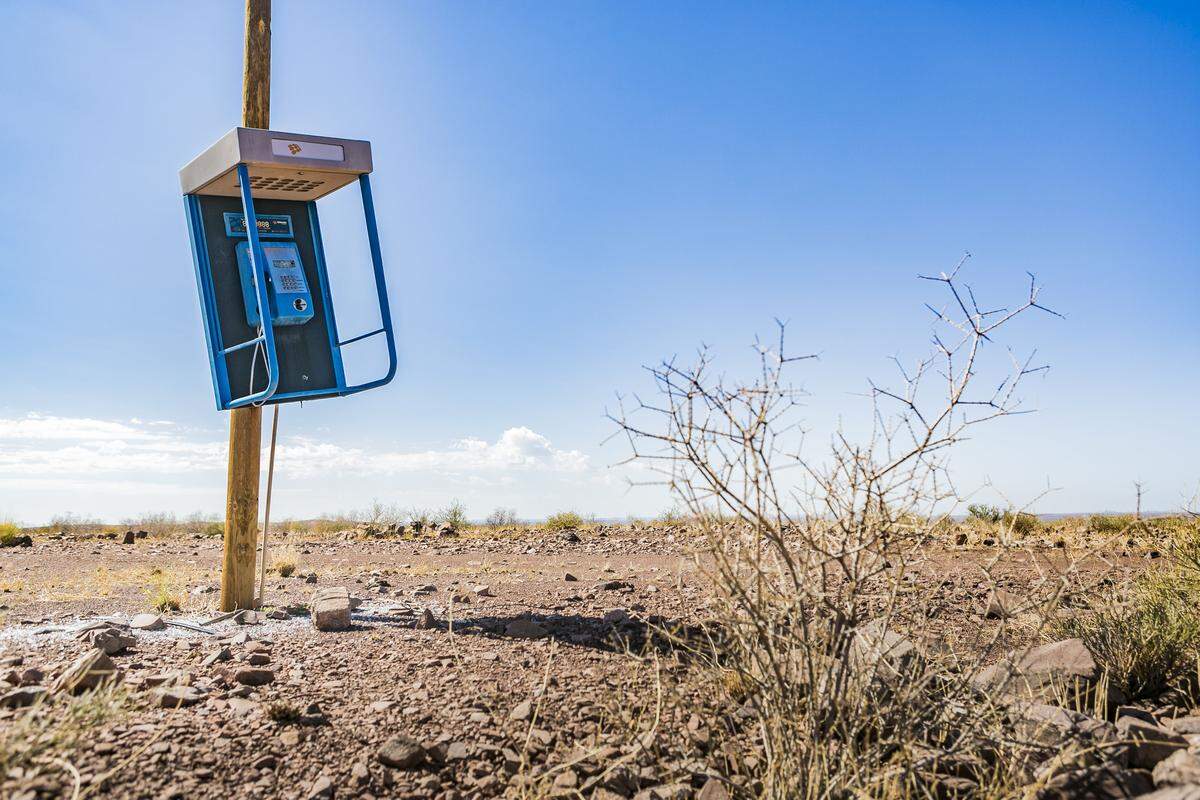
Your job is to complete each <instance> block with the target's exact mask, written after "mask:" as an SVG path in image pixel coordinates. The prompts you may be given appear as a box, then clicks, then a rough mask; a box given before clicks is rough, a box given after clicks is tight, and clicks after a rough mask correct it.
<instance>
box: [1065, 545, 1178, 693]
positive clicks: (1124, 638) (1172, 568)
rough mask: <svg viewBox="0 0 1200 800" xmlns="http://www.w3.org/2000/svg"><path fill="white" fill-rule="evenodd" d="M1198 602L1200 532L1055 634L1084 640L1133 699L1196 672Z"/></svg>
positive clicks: (1165, 687) (1157, 690)
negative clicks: (1161, 563) (1122, 593)
mask: <svg viewBox="0 0 1200 800" xmlns="http://www.w3.org/2000/svg"><path fill="white" fill-rule="evenodd" d="M1198 606H1200V536H1197V535H1193V536H1191V537H1189V538H1185V539H1183V540H1181V541H1180V542H1179V543H1178V544H1177V546H1176V548H1175V550H1174V551H1173V552H1172V553H1171V555H1170V556H1169V557H1168V559H1167V563H1166V565H1164V566H1163V567H1162V568H1160V569H1157V570H1154V571H1152V572H1148V573H1146V574H1144V575H1142V576H1140V577H1139V578H1138V579H1137V580H1136V581H1135V582H1134V583H1133V585H1132V586H1131V587H1130V588H1129V590H1128V592H1127V593H1126V594H1125V596H1123V597H1119V598H1115V599H1112V600H1108V601H1105V602H1103V603H1101V604H1099V605H1097V606H1095V607H1094V608H1092V609H1089V610H1087V611H1085V612H1083V613H1082V614H1078V615H1076V616H1073V617H1069V618H1067V619H1065V620H1062V621H1061V622H1059V623H1058V624H1057V625H1056V626H1055V628H1054V629H1053V630H1052V633H1055V634H1059V635H1062V636H1077V637H1079V638H1080V639H1082V640H1083V642H1084V644H1085V645H1087V647H1088V649H1089V650H1090V651H1091V652H1092V654H1093V656H1094V657H1095V658H1096V661H1097V663H1098V664H1099V665H1100V667H1101V669H1103V670H1104V672H1105V673H1106V675H1107V676H1108V679H1109V681H1110V683H1111V684H1112V685H1113V686H1115V687H1117V688H1119V689H1120V690H1121V691H1122V692H1124V693H1125V695H1126V696H1127V697H1128V698H1129V699H1131V700H1136V699H1142V698H1152V697H1155V696H1157V695H1158V694H1160V693H1161V692H1162V691H1164V690H1165V689H1168V688H1172V687H1177V686H1180V685H1182V684H1183V683H1184V682H1185V681H1187V680H1188V679H1191V678H1194V677H1195V676H1196V668H1197V660H1198V659H1200V616H1197V615H1196V608H1197V607H1198Z"/></svg>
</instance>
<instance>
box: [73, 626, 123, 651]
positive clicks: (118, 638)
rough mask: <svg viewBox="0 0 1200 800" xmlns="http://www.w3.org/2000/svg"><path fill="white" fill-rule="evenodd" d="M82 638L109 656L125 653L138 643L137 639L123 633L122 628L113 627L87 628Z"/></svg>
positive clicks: (82, 632)
mask: <svg viewBox="0 0 1200 800" xmlns="http://www.w3.org/2000/svg"><path fill="white" fill-rule="evenodd" d="M80 638H82V639H83V640H84V641H85V642H87V643H88V644H90V645H91V646H92V647H95V648H96V649H97V650H103V651H104V654H105V655H109V656H115V655H118V654H120V653H124V652H125V650H126V649H128V648H129V647H131V646H132V645H134V644H136V643H137V639H135V638H133V637H132V636H127V635H126V634H124V633H122V632H121V629H120V628H117V627H115V626H111V625H107V626H105V627H103V628H90V629H88V628H85V629H84V630H83V631H81V633H80Z"/></svg>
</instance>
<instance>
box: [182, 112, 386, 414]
mask: <svg viewBox="0 0 1200 800" xmlns="http://www.w3.org/2000/svg"><path fill="white" fill-rule="evenodd" d="M370 172H371V144H370V142H364V141H358V140H354V139H333V138H330V137H327V136H310V135H307V134H298V133H280V132H278V131H267V130H258V129H255V128H234V129H233V130H231V131H230V132H229V133H227V134H226V135H225V136H223V137H222V138H221V139H220V140H219V141H218V142H217V143H216V144H214V145H213V146H212V147H210V148H208V149H207V150H205V151H204V152H203V153H201V154H200V155H199V156H197V157H196V158H195V159H193V160H192V162H191V163H190V164H188V165H187V166H186V167H184V168H183V169H182V170H180V172H179V181H180V185H181V187H182V189H183V195H184V204H185V207H186V210H187V220H188V232H189V234H190V236H191V243H192V258H193V261H194V262H195V266H196V285H197V288H198V290H199V293H200V310H201V316H202V317H203V320H204V335H205V339H206V341H207V343H208V357H209V362H210V364H211V366H212V379H213V388H214V391H215V394H216V399H217V408H219V409H221V410H226V409H231V408H238V407H240V406H247V405H263V404H270V403H284V402H288V401H292V400H311V399H314V398H318V397H335V396H343V395H348V394H355V393H356V392H362V391H366V390H367V389H373V388H375V387H378V386H383V385H384V384H386V383H388V382H389V381H391V380H392V378H393V377H394V376H395V374H396V342H395V337H394V335H393V333H392V317H391V311H390V309H389V308H388V298H387V285H386V283H385V280H384V275H383V261H382V258H381V256H380V251H379V233H378V230H377V229H376V225H375V208H374V204H373V203H372V201H371V183H370V178H369V175H370ZM355 182H357V183H358V187H359V191H360V192H361V193H362V204H363V214H364V217H365V219H366V228H367V240H368V243H369V245H370V250H371V262H372V266H373V268H374V272H375V289H376V292H377V294H378V296H379V318H380V321H381V327H380V328H378V329H377V330H373V331H368V332H366V333H362V334H358V335H354V336H350V337H349V338H347V339H342V338H341V336H340V334H339V332H338V327H337V322H336V319H335V316H334V311H333V297H332V295H331V293H330V288H329V277H328V272H327V268H326V260H325V249H324V247H323V246H322V244H321V226H320V223H319V221H318V218H317V203H316V201H317V200H318V199H320V198H322V197H324V196H325V195H327V194H330V193H331V192H335V191H337V190H338V189H341V188H343V187H345V186H348V185H350V184H351V183H355ZM380 334H382V335H383V336H384V337H385V338H386V340H387V351H388V367H387V371H386V372H385V374H384V375H383V376H381V377H379V378H376V379H374V380H371V381H367V382H366V383H359V384H355V385H353V386H350V385H347V383H346V376H345V374H344V372H343V369H342V348H344V347H347V346H349V345H352V344H354V343H355V342H359V341H362V340H363V339H366V338H368V337H372V336H378V335H380Z"/></svg>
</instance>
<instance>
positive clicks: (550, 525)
mask: <svg viewBox="0 0 1200 800" xmlns="http://www.w3.org/2000/svg"><path fill="white" fill-rule="evenodd" d="M583 526H584V520H583V517H581V516H580V515H579V514H578V513H576V512H574V511H560V512H558V513H557V514H552V515H551V516H549V517H547V518H546V525H545V527H546V530H551V531H565V530H567V529H568V528H582V527H583Z"/></svg>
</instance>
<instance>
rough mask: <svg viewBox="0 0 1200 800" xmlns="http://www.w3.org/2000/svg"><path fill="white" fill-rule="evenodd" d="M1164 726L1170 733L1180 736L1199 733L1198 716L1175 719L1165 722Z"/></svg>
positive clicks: (1199, 721)
mask: <svg viewBox="0 0 1200 800" xmlns="http://www.w3.org/2000/svg"><path fill="white" fill-rule="evenodd" d="M1165 724H1166V726H1167V727H1168V728H1170V729H1171V730H1172V731H1174V732H1175V733H1178V734H1180V735H1187V734H1189V733H1200V716H1197V717H1191V716H1189V717H1176V718H1175V719H1172V720H1167V722H1166V723H1165Z"/></svg>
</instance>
